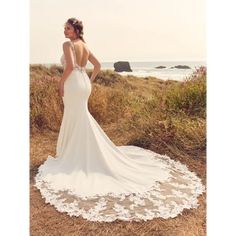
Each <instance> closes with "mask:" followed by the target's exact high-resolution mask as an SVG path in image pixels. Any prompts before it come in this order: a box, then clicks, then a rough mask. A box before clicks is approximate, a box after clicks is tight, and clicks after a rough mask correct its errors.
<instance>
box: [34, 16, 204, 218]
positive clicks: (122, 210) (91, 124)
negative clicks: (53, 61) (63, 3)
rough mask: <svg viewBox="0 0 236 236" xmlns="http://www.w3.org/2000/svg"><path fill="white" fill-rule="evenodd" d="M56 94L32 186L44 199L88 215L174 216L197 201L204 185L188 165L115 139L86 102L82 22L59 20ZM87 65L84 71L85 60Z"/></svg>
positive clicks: (59, 207) (88, 91)
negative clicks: (52, 137)
mask: <svg viewBox="0 0 236 236" xmlns="http://www.w3.org/2000/svg"><path fill="white" fill-rule="evenodd" d="M65 37H66V38H69V41H66V42H65V43H63V52H64V55H63V57H62V59H61V61H62V64H63V65H64V72H63V75H62V77H61V80H60V82H59V94H60V96H62V99H63V103H64V113H63V118H62V123H61V127H60V131H59V136H58V140H57V148H56V152H57V153H56V157H52V156H50V155H49V156H48V158H47V160H46V161H45V162H44V163H43V164H42V165H41V166H40V167H39V170H38V173H37V175H36V177H35V186H36V187H37V188H38V189H39V190H40V192H41V194H42V196H43V197H44V198H45V199H46V202H48V203H50V204H51V205H54V206H55V207H56V209H57V210H58V211H60V212H66V213H67V214H68V215H70V216H80V215H81V216H82V217H83V218H85V219H88V220H91V221H107V222H108V221H114V220H116V219H120V220H125V221H140V220H150V219H153V218H155V217H162V218H165V219H167V218H170V217H171V218H173V217H176V216H177V215H178V214H180V213H181V212H182V211H183V209H184V208H188V209H189V208H197V206H198V205H199V204H198V199H197V197H198V196H199V195H200V194H202V193H203V192H204V191H205V187H204V186H203V185H202V183H201V179H200V178H198V177H197V175H196V174H195V173H194V172H191V171H189V170H188V168H187V167H186V166H185V165H183V164H181V163H180V162H178V161H174V160H172V159H170V158H169V157H168V156H163V155H159V154H158V153H155V152H152V151H150V150H147V149H144V148H140V147H137V146H116V145H115V144H114V143H113V142H112V141H111V140H110V139H109V137H108V136H107V135H106V134H105V132H104V131H103V130H102V128H101V127H100V126H99V124H98V123H97V122H96V120H95V119H94V118H93V116H92V115H91V114H90V112H89V110H88V99H89V96H90V94H91V83H92V82H93V80H94V79H95V77H96V75H97V74H98V72H99V70H100V68H101V65H100V63H99V61H98V60H97V59H96V57H95V56H94V55H93V54H92V52H91V51H90V50H89V48H88V46H87V45H86V43H85V41H84V39H83V25H82V22H81V21H79V20H78V19H76V18H70V19H68V20H67V22H66V24H65ZM88 61H90V62H91V63H92V64H93V65H94V70H93V72H92V75H91V77H90V78H89V77H88V75H87V74H86V71H85V66H86V64H87V62H88Z"/></svg>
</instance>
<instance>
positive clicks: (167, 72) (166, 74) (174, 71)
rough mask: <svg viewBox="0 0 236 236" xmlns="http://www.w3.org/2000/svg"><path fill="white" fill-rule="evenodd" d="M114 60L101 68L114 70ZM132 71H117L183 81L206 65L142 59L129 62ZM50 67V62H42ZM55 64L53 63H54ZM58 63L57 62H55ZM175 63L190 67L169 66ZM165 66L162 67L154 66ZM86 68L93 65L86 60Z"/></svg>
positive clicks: (204, 63)
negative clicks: (141, 60) (142, 60)
mask: <svg viewBox="0 0 236 236" xmlns="http://www.w3.org/2000/svg"><path fill="white" fill-rule="evenodd" d="M113 64H114V62H101V65H102V67H101V69H102V70H106V69H109V70H114V66H113ZM129 64H130V67H131V69H132V72H117V73H119V74H120V75H134V76H138V77H147V76H153V77H156V78H159V79H163V80H177V81H183V80H184V79H185V78H186V77H188V76H189V75H191V74H192V73H193V72H194V71H195V69H196V68H198V67H200V66H206V62H205V61H144V62H132V61H130V62H129ZM44 65H45V66H48V67H50V66H51V65H52V64H44ZM54 65H55V64H54ZM57 65H58V64H57ZM59 65H60V64H59ZM177 65H186V66H189V67H190V69H178V68H171V67H174V66H177ZM158 66H165V68H163V69H157V68H155V67H158ZM86 68H88V69H92V68H93V65H92V64H91V63H90V62H88V64H87V65H86Z"/></svg>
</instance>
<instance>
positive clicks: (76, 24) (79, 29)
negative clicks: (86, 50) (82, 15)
mask: <svg viewBox="0 0 236 236" xmlns="http://www.w3.org/2000/svg"><path fill="white" fill-rule="evenodd" d="M66 23H68V24H70V25H72V27H73V28H74V30H75V32H76V34H77V36H78V38H80V39H81V40H82V41H83V42H85V40H84V38H83V35H84V31H83V28H84V26H83V23H82V21H81V20H78V19H77V18H75V17H72V18H69V19H68V20H67V21H66Z"/></svg>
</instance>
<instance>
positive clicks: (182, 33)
mask: <svg viewBox="0 0 236 236" xmlns="http://www.w3.org/2000/svg"><path fill="white" fill-rule="evenodd" d="M205 5H206V3H205V1H204V0H198V1H196V0H178V1H176V0H145V1H143V0H129V1H125V0H112V1H111V0H93V1H88V0H60V1H56V0H30V9H29V10H30V12H29V13H30V64H34V63H60V57H61V55H62V54H63V49H62V44H63V42H65V41H68V40H69V39H68V38H65V36H64V23H65V22H66V20H67V19H68V18H70V17H76V18H79V19H80V20H82V22H83V25H84V39H85V41H86V43H87V45H88V47H89V49H90V50H91V51H92V52H93V54H94V55H95V56H96V57H97V58H98V60H99V61H100V62H114V61H119V60H127V61H206V13H205V11H206V9H205V8H206V6H205Z"/></svg>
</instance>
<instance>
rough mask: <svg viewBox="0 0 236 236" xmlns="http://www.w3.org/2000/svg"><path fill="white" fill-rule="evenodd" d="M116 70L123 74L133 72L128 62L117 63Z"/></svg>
mask: <svg viewBox="0 0 236 236" xmlns="http://www.w3.org/2000/svg"><path fill="white" fill-rule="evenodd" d="M114 68H115V71H116V72H122V71H127V72H132V70H131V68H130V64H129V62H128V61H117V62H115V63H114Z"/></svg>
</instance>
